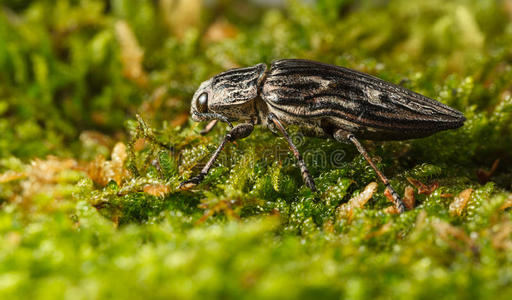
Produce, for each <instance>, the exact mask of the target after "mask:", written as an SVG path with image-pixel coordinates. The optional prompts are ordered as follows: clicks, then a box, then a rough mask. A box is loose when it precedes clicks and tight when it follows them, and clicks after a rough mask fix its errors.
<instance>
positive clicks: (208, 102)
mask: <svg viewBox="0 0 512 300" xmlns="http://www.w3.org/2000/svg"><path fill="white" fill-rule="evenodd" d="M266 68H267V67H266V65H265V64H258V65H255V66H252V67H248V68H239V69H232V70H229V71H226V72H223V73H220V74H218V75H216V76H214V77H212V78H211V79H209V80H206V81H204V82H203V83H201V85H200V86H199V88H198V89H197V91H196V92H195V94H194V97H193V98H192V105H191V109H190V113H191V115H192V119H193V120H194V121H196V122H199V121H206V120H209V119H218V120H220V121H224V122H228V123H229V122H230V121H243V120H251V119H254V118H255V116H256V110H255V105H254V101H253V100H254V99H255V98H257V97H258V87H259V85H260V83H261V82H262V78H263V75H264V73H265V70H266Z"/></svg>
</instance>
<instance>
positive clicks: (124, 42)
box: [0, 0, 512, 299]
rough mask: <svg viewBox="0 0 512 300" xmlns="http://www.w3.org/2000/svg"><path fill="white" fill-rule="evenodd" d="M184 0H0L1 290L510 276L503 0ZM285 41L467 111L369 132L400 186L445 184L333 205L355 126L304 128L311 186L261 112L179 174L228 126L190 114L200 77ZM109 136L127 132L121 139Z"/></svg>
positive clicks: (510, 109)
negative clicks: (404, 130) (428, 123)
mask: <svg viewBox="0 0 512 300" xmlns="http://www.w3.org/2000/svg"><path fill="white" fill-rule="evenodd" d="M4 2H5V1H4ZM182 2H183V3H189V4H186V5H189V7H188V8H189V9H190V10H187V9H183V8H182V9H183V10H180V8H179V7H173V9H172V10H170V11H167V10H166V8H165V5H166V3H167V1H156V2H155V1H125V0H114V1H109V2H105V1H70V0H59V1H45V0H40V1H23V0H16V1H7V2H5V3H3V4H1V5H0V132H2V134H1V135H0V174H1V175H0V208H1V210H0V234H1V237H2V241H1V243H0V298H2V299H4V298H5V299H14V298H42V299H59V298H73V299H74V298H84V299H85V298H86V299H90V298H99V299H102V298H116V299H120V298H148V297H151V298H182V299H189V298H248V299H253V298H275V299H283V298H290V299H292V298H293V299H295V298H304V299H306V298H313V297H321V298H333V299H334V298H353V299H370V298H378V299H381V298H383V299H384V298H385V299H387V298H403V299H411V298H434V297H438V298H450V299H454V298H457V299H467V298H484V297H485V298H498V299H508V298H510V297H511V296H512V289H511V286H512V285H511V282H512V272H511V271H510V270H512V256H511V254H510V253H512V251H511V250H512V235H511V233H510V228H511V226H512V219H511V215H510V208H508V209H503V208H504V207H505V206H506V205H510V202H511V201H512V152H511V150H510V149H512V96H511V85H510V82H511V79H512V68H511V67H510V61H511V59H512V52H511V51H510V49H512V39H511V36H512V35H511V34H510V33H511V31H512V21H511V20H512V19H511V12H510V8H509V7H508V6H506V5H505V4H504V3H503V2H500V1H469V0H456V1H450V2H446V1H441V0H434V1H428V2H425V1H411V0H396V1H388V2H386V3H385V4H384V3H382V2H379V1H342V0H340V1H336V0H321V1H316V2H314V4H311V1H308V3H309V4H308V3H303V2H301V1H298V0H295V1H288V2H287V4H286V5H284V6H283V7H280V8H268V7H259V6H253V5H252V4H249V3H248V2H247V1H218V2H219V3H218V4H214V5H213V6H211V7H206V6H198V7H197V8H196V9H194V7H193V5H192V4H190V3H193V2H194V1H182ZM173 11H177V12H178V15H173ZM185 13H186V14H189V15H187V16H186V18H185V19H181V20H182V22H181V23H179V24H177V23H176V22H175V20H178V19H179V18H180V17H183V16H182V15H181V14H185ZM219 16H222V18H219ZM196 17H198V18H196ZM194 20H196V21H194ZM188 21H190V23H189V24H185V23H187V22H188ZM212 27H214V28H217V30H218V31H220V32H221V33H222V34H224V35H225V36H222V37H220V38H219V37H214V36H212V33H211V32H212V31H211V30H212V29H211V28H212ZM132 35H133V36H132ZM284 57H290V58H293V57H301V58H308V59H313V60H320V61H324V62H327V63H333V64H338V65H343V66H346V67H351V68H355V69H358V70H362V71H365V72H368V73H371V74H374V75H377V76H379V77H381V78H384V79H387V80H390V81H393V82H397V83H398V82H401V83H402V84H403V85H404V86H406V87H407V88H410V89H413V90H415V91H418V92H420V93H422V94H425V95H427V96H430V97H432V98H435V99H438V100H439V101H441V102H443V103H446V104H448V105H450V106H452V107H455V108H457V109H459V110H461V111H463V112H464V114H465V115H466V117H467V119H468V120H467V122H466V124H465V126H464V127H462V128H460V129H458V130H451V131H445V132H441V133H439V134H436V135H434V136H431V137H428V138H425V139H418V140H410V141H403V142H386V143H380V142H379V143H378V142H371V141H368V142H366V143H365V144H366V146H367V147H368V148H369V150H370V152H371V153H372V155H373V156H375V157H376V159H377V164H378V165H379V167H380V168H382V169H383V170H384V171H385V173H386V174H387V175H389V177H390V179H391V181H392V184H393V186H395V187H396V188H397V190H398V191H399V193H400V194H403V193H404V190H405V189H406V187H407V186H409V185H411V183H410V182H409V180H408V178H413V179H416V180H419V181H421V182H422V183H424V184H427V185H430V184H434V183H436V182H437V183H438V184H439V188H438V189H436V190H435V191H434V192H433V193H431V194H418V193H417V191H416V189H415V200H416V206H415V208H414V209H413V210H410V211H407V212H405V213H404V214H401V215H390V214H388V213H387V212H385V209H386V207H388V206H390V202H389V200H388V199H387V198H386V197H385V196H384V194H383V192H384V187H383V185H382V184H380V185H379V187H378V189H377V191H376V193H375V194H374V195H373V197H372V198H371V199H370V201H369V202H368V203H367V204H366V205H365V206H364V208H354V209H353V211H352V215H351V217H350V218H347V217H342V216H341V215H340V213H339V209H338V208H339V207H340V206H341V205H343V204H345V203H347V202H348V200H349V199H351V198H352V197H355V196H357V195H359V194H360V193H361V192H362V191H363V190H364V188H365V187H366V186H367V185H368V184H369V183H371V182H373V181H377V176H376V174H375V172H374V171H373V170H372V169H371V168H370V167H369V166H368V164H367V163H366V162H365V160H364V159H363V158H362V157H361V156H360V155H359V154H358V153H357V151H356V150H355V149H354V148H353V147H352V146H351V145H348V144H347V145H342V144H338V143H336V142H334V141H332V140H324V139H314V138H306V137H303V136H302V135H301V134H300V132H298V130H297V128H294V127H291V128H290V129H289V130H290V133H291V136H292V137H293V139H294V140H295V141H296V143H297V144H298V147H299V150H300V151H301V152H302V153H303V154H304V157H305V159H306V163H307V165H308V167H309V169H310V171H311V174H312V175H313V177H314V178H315V181H316V184H317V187H318V192H315V193H313V192H311V191H310V190H309V189H308V188H307V187H305V186H304V184H303V181H302V177H301V174H300V172H299V170H298V168H297V167H296V165H295V159H294V158H293V155H291V154H290V153H289V151H288V148H287V144H286V142H285V141H284V140H283V139H282V138H280V137H276V136H275V135H273V134H272V133H270V132H269V131H268V130H267V129H265V128H257V129H256V130H255V131H254V133H253V134H252V135H251V136H249V137H248V138H246V139H243V140H240V141H237V142H236V143H233V144H228V145H226V147H225V149H224V151H223V153H222V154H221V156H220V158H219V160H218V162H217V163H216V164H215V166H214V168H213V169H212V170H211V172H210V173H209V175H208V176H207V177H206V178H205V180H204V182H203V183H202V184H200V185H199V186H198V187H196V188H194V189H192V190H189V191H180V190H178V185H179V183H180V182H181V181H183V180H185V179H188V178H190V177H191V176H193V175H194V174H197V173H198V172H199V171H200V169H201V168H202V165H203V164H204V163H205V162H206V161H207V159H208V157H209V156H210V155H211V153H212V151H213V150H214V149H215V148H216V147H217V145H218V143H219V142H220V139H221V138H222V136H223V135H224V134H225V132H226V129H227V128H226V125H225V124H220V125H218V126H217V127H216V128H215V129H214V130H213V131H212V132H211V133H210V134H208V135H207V136H202V135H200V134H199V131H200V129H201V128H202V126H203V125H201V124H197V123H193V122H192V121H190V120H188V121H187V115H186V114H187V113H188V110H189V101H190V98H191V96H192V94H193V92H194V91H195V88H197V86H198V84H199V83H200V82H201V81H203V80H205V79H207V78H208V77H210V76H212V75H213V74H216V73H217V72H220V71H222V70H225V69H226V68H230V67H233V66H247V65H253V64H256V63H259V62H266V63H270V62H271V61H272V60H273V59H277V58H284ZM137 114H138V115H140V117H137V116H136V115H137ZM118 142H122V143H124V144H125V145H127V146H126V150H123V149H124V148H123V147H116V148H115V149H117V150H115V151H112V149H114V145H116V144H117V143H118ZM111 151H112V153H111ZM116 151H117V152H116ZM48 155H52V156H48ZM99 155H101V156H102V157H104V158H101V157H99ZM497 159H499V160H500V161H499V164H498V165H497V168H496V170H495V171H494V173H493V174H491V175H490V177H489V178H486V175H485V174H486V172H485V171H488V170H490V169H491V166H492V165H493V163H494V162H495V161H496V160H497ZM123 166H124V167H123ZM482 174H483V175H482ZM487 177H488V176H487ZM468 188H471V189H473V192H472V193H471V195H470V197H469V198H468V199H467V203H466V205H465V206H464V209H463V210H462V211H461V213H460V214H457V213H454V210H453V208H452V209H450V205H451V204H452V203H453V201H454V198H456V197H457V195H459V194H460V193H461V192H462V191H464V190H467V189H468ZM507 203H508V204H507Z"/></svg>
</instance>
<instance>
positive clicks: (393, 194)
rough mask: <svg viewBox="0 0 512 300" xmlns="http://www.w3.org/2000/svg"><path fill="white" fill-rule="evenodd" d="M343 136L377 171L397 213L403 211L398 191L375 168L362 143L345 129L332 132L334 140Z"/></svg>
mask: <svg viewBox="0 0 512 300" xmlns="http://www.w3.org/2000/svg"><path fill="white" fill-rule="evenodd" d="M343 136H345V137H346V138H345V139H348V140H349V141H351V142H352V143H353V144H354V145H355V146H356V148H357V150H358V151H359V153H361V155H363V157H364V158H365V159H366V161H367V162H368V164H370V166H371V167H372V168H373V170H375V172H376V173H377V176H379V179H380V180H381V181H382V183H384V185H385V186H386V188H387V189H388V190H389V192H390V194H391V197H392V198H393V202H394V204H395V207H396V209H397V210H398V212H399V213H402V212H404V211H405V206H404V203H403V202H402V199H401V198H400V196H399V195H398V193H397V192H396V191H395V190H394V189H393V187H392V186H391V184H390V183H389V180H388V179H387V178H386V176H384V174H383V173H382V172H381V171H380V170H379V168H377V165H375V163H374V162H373V160H372V159H371V157H370V155H369V154H368V152H367V151H366V149H364V147H363V145H361V143H360V142H359V140H357V138H356V137H355V136H354V135H353V134H351V133H349V134H346V132H345V131H340V132H336V133H335V134H334V138H335V139H336V140H340V139H343Z"/></svg>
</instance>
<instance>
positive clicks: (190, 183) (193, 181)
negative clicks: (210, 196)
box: [178, 173, 205, 191]
mask: <svg viewBox="0 0 512 300" xmlns="http://www.w3.org/2000/svg"><path fill="white" fill-rule="evenodd" d="M204 175H205V174H202V173H201V174H199V175H198V176H195V177H192V178H190V179H189V180H186V181H183V182H182V183H180V185H179V187H178V188H179V189H180V190H184V191H186V190H189V189H191V188H193V187H195V186H196V185H198V184H199V183H201V181H203V179H204Z"/></svg>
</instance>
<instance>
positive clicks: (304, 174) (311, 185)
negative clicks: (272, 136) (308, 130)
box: [267, 113, 317, 192]
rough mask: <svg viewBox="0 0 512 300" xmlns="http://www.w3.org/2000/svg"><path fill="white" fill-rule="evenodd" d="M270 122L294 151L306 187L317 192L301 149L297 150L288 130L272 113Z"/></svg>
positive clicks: (269, 116) (269, 118)
mask: <svg viewBox="0 0 512 300" xmlns="http://www.w3.org/2000/svg"><path fill="white" fill-rule="evenodd" d="M268 121H269V122H267V123H269V124H273V125H275V127H276V129H277V130H278V131H279V132H280V133H281V134H282V135H283V136H284V138H285V139H286V141H287V142H288V146H289V147H290V149H291V150H292V152H293V155H295V158H296V159H297V161H298V163H299V167H300V172H301V174H302V178H303V179H304V183H305V184H306V186H307V187H309V188H310V189H311V191H313V192H316V191H317V189H316V185H315V180H314V179H313V177H312V176H311V174H310V173H309V170H308V168H307V167H306V163H305V162H304V159H303V158H302V155H301V154H300V152H299V149H297V146H295V144H294V143H293V141H292V139H291V138H290V136H289V135H288V133H287V132H286V129H284V126H283V124H281V121H279V119H278V118H277V117H276V115H274V114H272V113H270V114H269V115H268Z"/></svg>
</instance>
